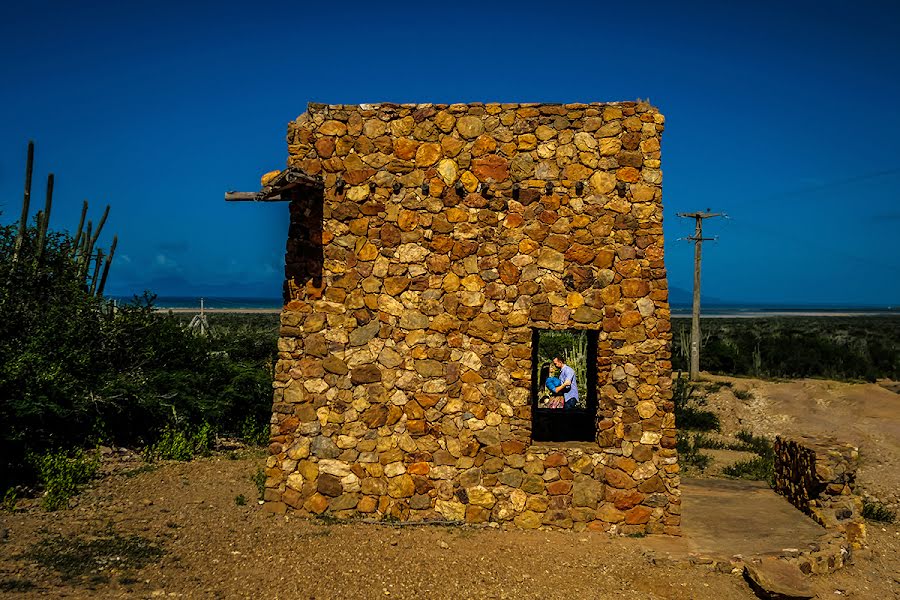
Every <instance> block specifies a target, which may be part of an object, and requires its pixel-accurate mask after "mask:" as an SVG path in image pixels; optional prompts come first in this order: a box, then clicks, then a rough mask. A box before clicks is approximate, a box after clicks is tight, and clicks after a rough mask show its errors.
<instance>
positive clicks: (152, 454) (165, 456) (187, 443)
mask: <svg viewBox="0 0 900 600" xmlns="http://www.w3.org/2000/svg"><path fill="white" fill-rule="evenodd" d="M214 438H215V435H214V433H213V430H212V427H210V425H209V424H208V423H204V424H203V425H201V426H200V427H198V428H197V429H180V428H177V427H175V426H168V427H166V428H165V429H164V430H163V432H162V435H161V436H160V438H159V440H158V441H157V442H156V443H155V444H152V445H150V446H147V448H146V449H145V450H144V458H145V460H147V461H149V462H152V461H155V460H191V459H192V458H194V457H196V456H206V455H208V454H209V452H210V449H211V448H212V444H213V441H214Z"/></svg>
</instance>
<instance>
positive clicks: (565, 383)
mask: <svg viewBox="0 0 900 600" xmlns="http://www.w3.org/2000/svg"><path fill="white" fill-rule="evenodd" d="M553 364H554V365H556V368H557V369H559V380H560V385H559V386H558V387H557V388H556V391H557V393H560V392H562V394H563V398H564V399H565V402H564V406H565V407H566V408H575V405H576V404H577V403H578V384H577V383H576V382H575V370H574V369H573V368H572V367H570V366H569V365H567V364H566V363H564V362H563V360H562V359H561V358H560V357H558V356H557V357H556V358H554V359H553Z"/></svg>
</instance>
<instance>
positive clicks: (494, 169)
mask: <svg viewBox="0 0 900 600" xmlns="http://www.w3.org/2000/svg"><path fill="white" fill-rule="evenodd" d="M472 172H473V173H474V174H475V176H476V177H477V178H478V180H479V181H488V180H491V181H503V180H505V179H506V178H507V177H509V162H508V161H507V160H506V159H505V158H503V157H502V156H500V155H498V154H488V155H486V156H483V157H481V158H476V159H475V160H473V161H472Z"/></svg>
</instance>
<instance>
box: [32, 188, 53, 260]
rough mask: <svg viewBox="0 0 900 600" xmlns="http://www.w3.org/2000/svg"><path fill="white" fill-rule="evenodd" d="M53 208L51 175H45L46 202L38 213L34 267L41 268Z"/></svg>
mask: <svg viewBox="0 0 900 600" xmlns="http://www.w3.org/2000/svg"><path fill="white" fill-rule="evenodd" d="M52 207H53V173H50V174H49V175H47V200H46V201H45V203H44V210H43V211H41V212H40V213H38V215H40V216H39V218H38V237H37V248H36V250H35V267H40V266H41V259H42V258H43V256H44V245H45V244H46V243H47V227H48V226H49V225H50V209H51V208H52Z"/></svg>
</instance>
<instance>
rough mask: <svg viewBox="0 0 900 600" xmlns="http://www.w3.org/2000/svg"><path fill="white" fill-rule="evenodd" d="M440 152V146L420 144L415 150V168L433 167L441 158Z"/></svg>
mask: <svg viewBox="0 0 900 600" xmlns="http://www.w3.org/2000/svg"><path fill="white" fill-rule="evenodd" d="M442 152H443V151H442V149H441V145H440V144H422V145H421V146H419V149H418V150H416V166H417V167H428V166H431V165H433V164H434V163H436V162H437V161H438V159H439V158H440V157H441V154H442Z"/></svg>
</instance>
